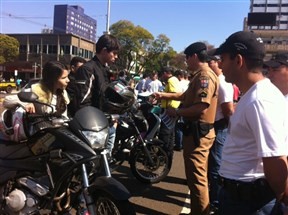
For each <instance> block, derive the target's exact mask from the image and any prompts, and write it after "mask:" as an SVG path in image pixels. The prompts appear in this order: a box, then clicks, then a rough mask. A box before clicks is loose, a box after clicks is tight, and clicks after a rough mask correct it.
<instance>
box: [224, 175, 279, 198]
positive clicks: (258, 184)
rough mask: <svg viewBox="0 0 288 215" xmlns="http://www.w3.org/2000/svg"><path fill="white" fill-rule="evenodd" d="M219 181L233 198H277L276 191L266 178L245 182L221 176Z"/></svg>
mask: <svg viewBox="0 0 288 215" xmlns="http://www.w3.org/2000/svg"><path fill="white" fill-rule="evenodd" d="M219 182H220V185H222V186H223V187H224V189H225V191H227V192H228V193H229V194H230V195H231V198H232V199H233V200H237V201H243V200H248V201H251V200H253V199H262V200H263V199H265V200H272V199H274V198H275V194H274V192H273V191H272V189H271V187H270V186H269V184H268V182H267V180H266V179H264V178H261V179H257V180H255V181H253V182H243V181H237V180H232V179H227V178H223V177H220V180H219Z"/></svg>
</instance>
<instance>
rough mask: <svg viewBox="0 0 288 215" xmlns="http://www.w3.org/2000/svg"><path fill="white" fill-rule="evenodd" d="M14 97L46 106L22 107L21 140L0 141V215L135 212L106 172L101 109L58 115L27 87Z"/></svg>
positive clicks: (124, 192)
mask: <svg viewBox="0 0 288 215" xmlns="http://www.w3.org/2000/svg"><path fill="white" fill-rule="evenodd" d="M18 97H19V99H20V100H21V101H23V102H30V103H34V104H37V105H44V106H48V107H50V108H51V110H52V111H51V112H50V113H43V114H31V113H26V112H24V114H23V121H22V122H23V127H24V131H25V133H26V135H27V139H26V140H22V141H21V142H19V143H15V142H11V141H1V142H0V175H1V177H0V214H1V215H27V214H29V215H44V214H71V211H74V214H75V212H76V214H77V215H82V214H89V215H96V214H97V215H98V214H100V215H102V214H103V215H110V214H115V215H121V214H123V215H124V214H125V215H126V214H136V213H135V211H134V208H133V206H132V204H131V203H130V201H129V198H130V193H129V191H128V190H127V189H126V188H125V187H124V186H123V185H122V184H121V183H120V182H118V181H117V180H115V179H114V178H112V177H111V173H110V169H109V165H108V161H107V155H106V154H107V152H106V149H104V145H105V143H106V141H107V134H108V120H107V118H106V116H105V115H104V113H103V112H102V111H100V110H98V109H97V108H94V107H90V106H88V107H84V108H82V109H80V110H79V111H78V112H76V115H75V117H74V118H73V119H63V118H62V117H58V116H55V114H54V113H53V107H52V106H50V105H48V104H44V103H42V102H39V101H38V100H37V96H36V95H35V94H33V93H31V92H20V93H19V94H18ZM4 115H5V113H4ZM6 120H7V119H6ZM87 143H88V144H87Z"/></svg>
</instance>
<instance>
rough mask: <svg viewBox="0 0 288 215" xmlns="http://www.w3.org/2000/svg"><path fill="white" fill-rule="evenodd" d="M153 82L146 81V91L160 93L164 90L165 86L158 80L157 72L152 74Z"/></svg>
mask: <svg viewBox="0 0 288 215" xmlns="http://www.w3.org/2000/svg"><path fill="white" fill-rule="evenodd" d="M150 79H151V81H148V80H147V81H146V84H145V85H146V90H147V91H148V92H151V93H155V92H159V91H162V90H163V85H162V83H161V81H159V79H158V74H157V72H152V73H151V74H150Z"/></svg>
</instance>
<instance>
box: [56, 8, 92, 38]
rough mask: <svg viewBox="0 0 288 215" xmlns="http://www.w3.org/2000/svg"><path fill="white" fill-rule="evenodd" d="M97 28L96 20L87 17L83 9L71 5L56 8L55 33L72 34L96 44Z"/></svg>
mask: <svg viewBox="0 0 288 215" xmlns="http://www.w3.org/2000/svg"><path fill="white" fill-rule="evenodd" d="M96 28H97V22H96V20H95V19H93V18H91V17H89V16H87V15H86V14H85V13H84V9H83V8H82V7H80V6H70V5H55V6H54V23H53V32H54V33H56V34H69V33H71V34H74V35H77V36H79V37H82V38H85V39H86V40H90V41H93V42H96Z"/></svg>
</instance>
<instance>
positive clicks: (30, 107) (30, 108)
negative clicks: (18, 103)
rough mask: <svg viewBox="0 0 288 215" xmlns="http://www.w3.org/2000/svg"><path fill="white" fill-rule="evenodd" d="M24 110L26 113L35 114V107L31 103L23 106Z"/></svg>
mask: <svg viewBox="0 0 288 215" xmlns="http://www.w3.org/2000/svg"><path fill="white" fill-rule="evenodd" d="M25 110H26V112H28V113H35V112H36V111H35V106H34V104H32V103H29V104H27V105H26V106H25Z"/></svg>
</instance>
